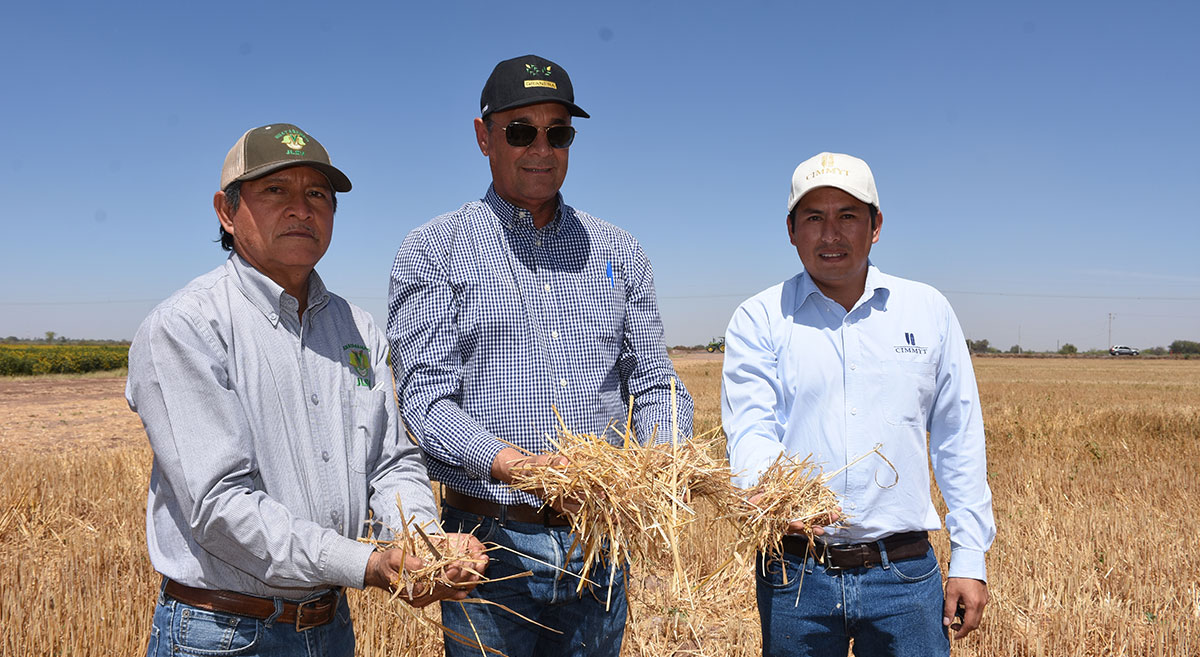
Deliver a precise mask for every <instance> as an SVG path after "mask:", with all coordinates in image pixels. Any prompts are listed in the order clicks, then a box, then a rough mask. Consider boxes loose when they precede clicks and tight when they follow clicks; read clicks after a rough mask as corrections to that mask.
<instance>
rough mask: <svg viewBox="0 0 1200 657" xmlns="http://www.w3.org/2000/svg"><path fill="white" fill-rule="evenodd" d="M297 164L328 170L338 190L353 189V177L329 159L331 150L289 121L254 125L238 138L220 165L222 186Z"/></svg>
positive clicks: (334, 186) (333, 184)
mask: <svg viewBox="0 0 1200 657" xmlns="http://www.w3.org/2000/svg"><path fill="white" fill-rule="evenodd" d="M294 166H308V167H312V168H314V169H316V170H317V171H320V172H321V173H323V174H325V177H326V178H328V179H329V184H330V185H331V186H333V190H334V191H336V192H348V191H350V179H349V178H347V177H346V174H344V173H342V172H341V171H340V170H338V168H337V167H335V166H333V164H332V163H331V162H330V161H329V153H328V152H327V151H326V150H325V147H324V146H322V145H321V143H320V142H318V141H317V140H316V139H315V138H314V137H313V136H312V135H310V134H308V133H307V132H305V131H303V130H301V129H300V128H298V127H296V126H294V125H292V124H290V123H272V124H271V125H264V126H260V127H258V128H251V129H249V130H247V131H246V134H244V135H242V138H241V139H239V140H237V143H236V144H234V145H233V148H231V149H229V154H228V155H226V156H225V166H223V167H221V189H225V188H226V187H228V186H229V184H230V183H232V182H236V181H239V180H254V179H255V178H262V177H263V176H265V175H267V174H268V173H271V172H272V171H278V170H280V169H286V168H288V167H294Z"/></svg>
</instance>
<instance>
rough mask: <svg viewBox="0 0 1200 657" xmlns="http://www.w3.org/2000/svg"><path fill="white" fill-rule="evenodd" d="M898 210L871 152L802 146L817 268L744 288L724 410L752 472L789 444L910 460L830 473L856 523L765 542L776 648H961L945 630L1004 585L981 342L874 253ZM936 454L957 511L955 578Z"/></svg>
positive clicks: (845, 455)
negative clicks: (942, 561)
mask: <svg viewBox="0 0 1200 657" xmlns="http://www.w3.org/2000/svg"><path fill="white" fill-rule="evenodd" d="M882 226H883V214H882V213H880V211H879V196H878V194H877V192H876V189H875V179H874V177H873V176H872V174H871V170H870V168H869V167H868V166H867V163H866V162H863V161H862V160H860V159H858V158H855V157H851V156H849V155H842V154H838V153H821V154H819V155H817V156H814V157H813V158H811V159H809V160H806V161H805V162H803V163H802V164H801V165H800V166H799V167H797V168H796V171H795V173H794V174H793V176H792V188H791V195H790V197H789V199H788V215H787V231H788V236H789V237H790V240H791V243H792V245H793V246H795V247H796V252H797V253H798V254H799V256H800V261H801V262H802V263H803V264H804V271H803V272H801V273H800V274H798V275H797V276H795V277H793V278H791V279H788V280H787V281H784V282H783V283H780V284H778V285H775V286H773V287H771V288H768V289H767V290H765V291H763V292H761V293H759V294H758V295H756V296H754V297H752V298H750V299H749V300H747V301H746V302H745V303H743V304H742V305H741V306H740V307H739V308H738V309H737V311H736V312H735V313H734V315H733V319H732V320H730V322H729V328H728V330H727V331H726V333H725V338H726V352H725V364H724V371H723V380H722V390H721V402H722V406H721V412H722V421H723V423H724V428H725V433H726V435H727V437H728V451H729V459H730V463H731V466H732V469H733V472H734V473H735V478H736V481H737V483H738V484H739V485H740V486H742V487H744V488H751V489H752V488H753V486H755V485H756V484H757V482H758V478H759V476H760V475H761V473H762V472H763V471H764V470H765V469H766V468H767V467H768V466H770V465H771V463H772V462H774V461H775V460H776V458H778V457H779V456H780V455H781V454H789V455H795V456H798V457H804V456H807V455H809V454H811V455H812V456H813V458H814V459H815V460H816V461H817V462H819V463H821V464H823V466H824V467H826V468H827V469H828V470H835V469H838V468H841V467H842V466H844V465H846V464H848V463H850V461H851V460H853V459H854V458H855V457H856V456H858V455H860V454H864V453H867V452H869V451H870V450H871V449H872V448H873V447H874V446H875V445H876V444H881V447H880V452H881V453H882V454H883V455H884V456H885V457H886V458H887V460H888V461H889V462H890V463H891V464H892V465H894V466H895V472H893V471H892V469H891V467H889V466H888V465H887V464H886V463H884V462H883V461H882V460H881V459H875V460H866V461H862V462H859V463H858V464H856V465H854V466H851V467H849V468H847V469H846V470H845V471H844V472H842V473H840V474H838V475H837V476H836V477H835V478H834V479H832V480H831V481H830V482H828V485H829V486H830V488H832V489H833V490H834V491H835V492H837V493H838V495H839V496H840V497H841V499H842V508H843V512H844V513H845V514H846V515H847V516H849V520H848V521H847V522H846V523H845V525H844V526H834V527H824V528H815V530H814V534H816V535H817V539H816V541H815V543H813V544H812V545H811V546H810V543H809V540H808V538H807V537H806V536H799V535H792V534H789V535H788V536H785V537H784V550H785V554H784V558H783V559H782V560H778V561H767V560H765V559H764V558H763V557H762V556H761V555H760V556H759V560H758V564H757V569H756V582H757V597H758V608H759V617H760V619H761V621H762V629H763V654H764V655H822V656H824V655H837V656H838V657H845V655H846V652H847V649H848V647H849V644H850V640H851V639H853V640H854V652H855V654H857V655H864V656H865V655H912V656H914V657H915V656H918V655H919V656H921V657H925V656H928V655H949V653H950V641H949V634H948V631H947V629H948V628H949V629H952V630H954V631H955V638H961V637H963V636H966V634H967V633H969V632H970V631H972V630H974V629H975V628H976V627H978V625H979V622H980V619H981V617H982V614H983V608H984V606H985V605H986V604H987V601H988V592H987V584H986V581H987V575H986V570H985V566H984V554H985V553H986V551H987V549H988V548H989V547H990V546H991V543H992V539H993V537H994V536H995V523H994V520H993V518H992V496H991V491H990V489H989V488H988V484H987V464H986V454H985V447H984V434H983V418H982V415H981V413H980V409H979V394H978V391H977V389H976V385H975V376H974V372H973V370H972V368H971V359H970V354H969V352H968V351H967V347H966V340H965V339H964V337H963V334H962V329H961V328H960V327H959V324H958V320H957V318H956V317H955V315H954V311H953V310H951V308H950V304H949V303H948V302H947V301H946V299H945V297H943V296H942V295H941V294H940V293H939V292H938V291H937V290H934V289H933V288H931V287H929V286H928V285H924V284H922V283H916V282H913V281H908V280H904V279H901V278H897V277H895V276H889V275H887V274H884V273H882V272H880V271H879V270H878V269H877V268H876V267H875V266H874V265H872V264H871V262H870V260H869V259H868V256H869V255H870V252H871V245H873V244H875V243H876V242H877V241H879V234H880V230H881V228H882ZM926 432H928V442H927V441H926ZM930 461H932V464H933V472H934V474H935V475H936V477H937V483H938V485H939V487H940V489H941V492H942V496H943V498H944V499H945V501H946V506H947V509H948V513H947V514H946V525H947V527H948V529H949V531H950V544H951V551H950V569H949V578H948V580H947V582H946V586H945V590H944V591H943V589H942V580H941V577H940V572H941V571H940V569H939V567H938V562H937V558H936V556H935V555H934V553H933V550H932V548H931V546H930V543H929V539H928V532H929V531H936V530H938V529H940V528H941V522H940V519H939V518H938V514H937V511H936V509H935V508H934V505H933V502H932V500H931V499H930V494H929V488H930V482H929V465H928V463H929V462H930ZM893 482H894V484H893ZM889 484H892V485H889ZM807 529H808V528H806V527H805V526H804V524H803V523H801V522H795V523H793V524H792V527H791V528H790V530H789V531H793V532H795V533H796V534H801V533H802V532H804V531H806V530H807ZM802 571H803V575H804V577H803V579H802V577H801V574H802ZM801 582H803V586H801ZM798 588H799V590H797V589H798Z"/></svg>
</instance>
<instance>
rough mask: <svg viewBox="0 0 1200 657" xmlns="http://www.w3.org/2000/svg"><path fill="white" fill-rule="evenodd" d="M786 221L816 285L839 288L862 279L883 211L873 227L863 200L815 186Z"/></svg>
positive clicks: (877, 216)
mask: <svg viewBox="0 0 1200 657" xmlns="http://www.w3.org/2000/svg"><path fill="white" fill-rule="evenodd" d="M788 223H789V230H788V232H789V234H790V236H791V241H792V245H793V246H795V247H796V253H798V254H799V255H800V261H801V262H803V263H804V269H805V271H807V272H808V274H809V276H812V278H813V280H814V281H816V283H817V284H818V285H819V286H822V287H826V288H835V289H841V288H845V287H846V286H848V285H855V284H861V283H862V281H863V280H865V278H864V277H865V276H866V271H867V256H869V255H870V254H871V245H872V244H874V243H875V242H878V241H879V230H880V228H882V227H883V215H882V214H877V215H876V217H875V226H874V228H872V227H871V211H870V207H869V206H868V205H867V204H866V203H863V202H862V201H860V200H858V199H856V198H854V197H853V196H851V195H849V194H847V193H846V192H843V191H842V190H840V189H837V188H835V187H818V188H817V189H814V190H812V191H811V192H809V193H807V194H805V195H804V196H803V197H802V198H801V199H800V201H799V202H798V203H797V204H796V208H795V212H794V214H793V215H792V218H791V219H789V222H788ZM858 292H859V293H861V289H860V290H858Z"/></svg>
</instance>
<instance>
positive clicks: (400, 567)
mask: <svg viewBox="0 0 1200 657" xmlns="http://www.w3.org/2000/svg"><path fill="white" fill-rule="evenodd" d="M432 538H434V540H437V539H438V538H439V537H438V536H434V537H432ZM444 541H445V542H446V543H450V544H453V545H454V548H452V551H453V552H456V553H457V552H461V551H463V549H464V548H465V549H466V551H467V553H468V555H469V558H470V560H471V562H470V563H465V562H462V561H455V562H453V563H451V564H449V565H447V566H446V568H445V569H444V570H443V577H444V578H445V580H446V581H444V582H439V583H437V584H436V585H435V586H434V587H433V588H432V589H430V588H429V587H428V586H427V585H425V584H422V585H420V586H417V587H414V589H413V591H412V594H411V596H410V595H409V593H408V591H407V590H402V591H401V594H400V596H399V597H400V598H401V599H403V600H404V601H405V602H407V603H409V604H410V605H412V606H414V607H417V608H421V607H424V606H426V605H429V604H432V603H434V602H437V601H438V600H462V599H465V598H466V597H467V594H468V593H470V591H471V589H473V588H475V587H476V586H477V585H478V584H479V574H482V573H483V572H484V570H485V569H486V568H487V562H488V558H487V555H485V554H484V548H483V544H482V543H480V542H479V539H477V538H475V537H474V536H472V535H470V534H446V535H445V539H444ZM464 544H465V545H464ZM424 567H425V562H423V561H422V560H421V559H420V558H419V557H416V556H414V555H408V556H407V557H405V556H404V553H403V551H402V550H398V549H390V550H382V551H379V552H373V553H371V557H370V558H369V559H368V560H367V571H366V573H365V574H364V576H363V583H364V584H365V585H366V586H374V587H377V588H380V589H383V590H384V591H387V592H389V593H390V592H392V591H395V590H396V587H395V584H396V583H398V582H399V581H400V580H401V576H400V573H401V572H402V571H404V570H408V571H410V572H415V571H418V570H420V569H422V568H424ZM476 573H479V574H476ZM447 582H449V584H448V583H447Z"/></svg>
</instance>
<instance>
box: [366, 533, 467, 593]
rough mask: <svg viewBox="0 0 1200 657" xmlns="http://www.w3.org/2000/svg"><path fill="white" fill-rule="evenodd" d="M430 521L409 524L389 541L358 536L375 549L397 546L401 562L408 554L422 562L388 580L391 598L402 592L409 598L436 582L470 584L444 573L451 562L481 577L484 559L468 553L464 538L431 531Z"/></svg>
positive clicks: (448, 585) (436, 584)
mask: <svg viewBox="0 0 1200 657" xmlns="http://www.w3.org/2000/svg"><path fill="white" fill-rule="evenodd" d="M430 525H432V523H426V524H425V525H417V524H410V525H409V528H410V529H411V531H408V532H398V533H397V534H396V536H395V537H394V538H393V539H392V540H390V541H381V540H378V539H377V538H374V537H372V536H368V537H366V538H360V539H358V540H359V541H360V542H363V543H369V544H371V545H373V546H375V549H376V550H392V549H395V550H400V552H401V554H402V555H403V556H404V560H405V562H407V560H408V557H410V556H415V557H417V558H418V559H420V560H421V562H422V564H423V565H422V567H421V568H419V569H417V570H409V569H408V568H405V569H403V570H401V571H400V573H399V574H398V576H397V579H396V580H395V581H393V582H392V583H391V584H392V597H391V599H392V600H395V599H396V598H398V597H400V595H402V594H403V595H405V597H407V598H409V599H412V598H416V597H420V596H422V595H424V594H426V593H429V592H430V591H432V590H433V589H434V588H435V587H437V586H438V585H442V586H447V587H450V588H467V587H469V586H473V584H460V583H458V582H455V581H452V580H451V579H450V578H449V577H447V575H446V571H447V569H449V568H450V567H451V566H458V567H460V568H466V569H467V570H468V571H470V572H473V573H474V574H475V575H477V576H479V577H480V579H482V578H483V575H482V574H481V572H480V571H481V570H482V566H483V564H485V563H486V559H484V560H481V559H478V558H477V557H476V556H475V555H472V554H471V553H470V552H469V551H468V550H467V544H466V542H465V541H463V542H451V541H448V540H446V536H445V535H444V534H442V533H440V530H439V531H431V530H430V528H429V527H430Z"/></svg>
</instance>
